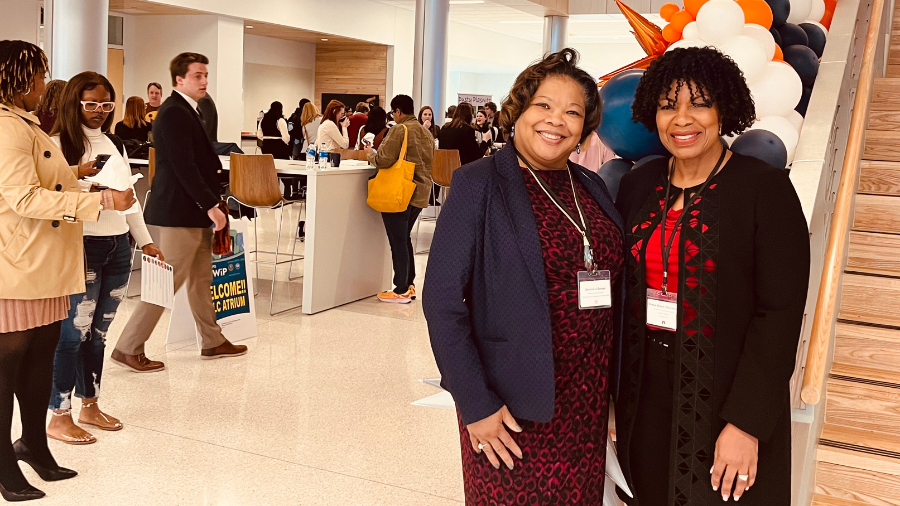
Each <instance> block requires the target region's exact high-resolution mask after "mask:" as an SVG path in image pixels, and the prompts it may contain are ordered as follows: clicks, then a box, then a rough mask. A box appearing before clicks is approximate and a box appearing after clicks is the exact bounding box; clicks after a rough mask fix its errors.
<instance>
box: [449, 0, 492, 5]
mask: <svg viewBox="0 0 900 506" xmlns="http://www.w3.org/2000/svg"><path fill="white" fill-rule="evenodd" d="M483 3H484V0H450V5H476V4H483Z"/></svg>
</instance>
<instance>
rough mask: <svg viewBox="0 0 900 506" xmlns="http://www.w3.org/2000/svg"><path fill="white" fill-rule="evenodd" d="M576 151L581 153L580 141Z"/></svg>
mask: <svg viewBox="0 0 900 506" xmlns="http://www.w3.org/2000/svg"><path fill="white" fill-rule="evenodd" d="M575 152H576V153H578V154H579V155H580V154H581V143H580V142H579V143H578V145H577V146H575Z"/></svg>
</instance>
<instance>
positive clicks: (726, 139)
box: [722, 134, 740, 148]
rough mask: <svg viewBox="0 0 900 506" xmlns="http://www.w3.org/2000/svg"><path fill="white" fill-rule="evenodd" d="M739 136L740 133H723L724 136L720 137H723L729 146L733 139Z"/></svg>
mask: <svg viewBox="0 0 900 506" xmlns="http://www.w3.org/2000/svg"><path fill="white" fill-rule="evenodd" d="M739 136H740V134H734V135H724V136H722V138H723V139H725V144H728V147H729V148H730V147H731V145H732V144H734V141H735V140H736V139H737V138H738V137H739Z"/></svg>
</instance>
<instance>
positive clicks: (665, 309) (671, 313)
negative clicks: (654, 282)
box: [647, 288, 678, 331]
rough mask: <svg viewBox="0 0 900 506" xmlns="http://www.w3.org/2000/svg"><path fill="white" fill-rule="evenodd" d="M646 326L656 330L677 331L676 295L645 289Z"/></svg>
mask: <svg viewBox="0 0 900 506" xmlns="http://www.w3.org/2000/svg"><path fill="white" fill-rule="evenodd" d="M647 326H648V327H650V328H652V329H657V330H668V331H675V330H677V327H678V294H677V293H674V292H664V291H661V290H654V289H652V288H648V289H647Z"/></svg>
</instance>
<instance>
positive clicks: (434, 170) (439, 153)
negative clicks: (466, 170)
mask: <svg viewBox="0 0 900 506" xmlns="http://www.w3.org/2000/svg"><path fill="white" fill-rule="evenodd" d="M460 165H461V163H460V161H459V150H456V149H435V150H434V160H433V162H432V165H431V179H432V181H433V183H434V184H435V185H436V186H437V187H438V196H441V194H443V195H442V196H441V199H440V202H441V205H443V204H444V202H445V201H446V200H447V197H448V196H449V194H450V181H452V180H453V172H455V171H456V169H458V168H459V167H460ZM440 215H441V213H440V206H438V211H437V213H436V215H435V217H434V218H423V217H422V215H421V214H420V215H419V219H418V220H416V244H415V247H414V248H413V251H414V252H415V254H417V255H418V254H419V253H428V252H429V251H430V250H424V251H417V250H418V247H419V227H420V225H421V223H422V221H432V220H433V221H437V219H438V218H439V217H440Z"/></svg>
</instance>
